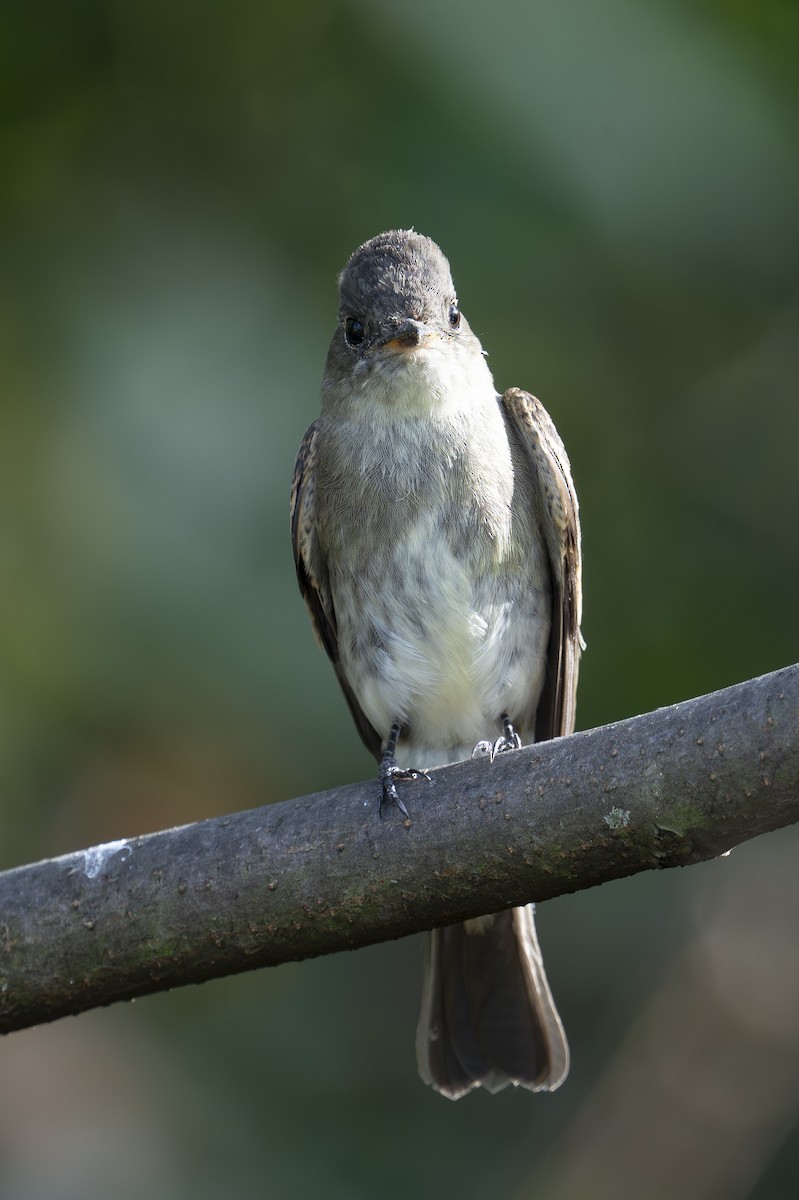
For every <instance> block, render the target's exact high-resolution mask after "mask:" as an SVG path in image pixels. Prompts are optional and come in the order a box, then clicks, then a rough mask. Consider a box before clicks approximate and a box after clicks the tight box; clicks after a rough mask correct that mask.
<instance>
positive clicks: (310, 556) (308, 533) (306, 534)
mask: <svg viewBox="0 0 799 1200" xmlns="http://www.w3.org/2000/svg"><path fill="white" fill-rule="evenodd" d="M317 439H318V431H317V427H316V423H314V424H313V425H311V426H310V428H309V429H308V430H307V431H306V433H305V437H304V438H303V439H302V443H301V445H300V449H299V452H298V454H297V461H296V463H295V464H294V475H293V476H292V480H291V545H292V549H293V551H294V565H295V567H296V568H297V579H298V580H299V584H300V591H301V592H302V596H303V599H304V600H305V604H306V606H307V608H308V613H309V615H310V618H311V625H312V627H313V631H314V634H315V635H316V639H317V641H318V642H319V644H320V646H321V647H322V649H323V650H324V651H325V653H326V654H327V656H328V658H329V659H330V661H331V662H332V664H333V666H334V668H335V671H336V677H337V678H338V681H339V684H340V685H341V690H342V691H343V692H344V695H345V697H346V700H347V703H348V704H349V706H350V711H351V713H352V715H353V718H354V720H355V724H356V725H357V727H358V732H359V733H360V735H361V737H362V739H363V741H364V744H365V745H366V748H367V749H368V750H369V751H370V752H371V753H372V754H374V756H375V757H376V758H379V757H380V749H381V738H380V734H379V733H378V732H377V730H376V729H375V728H374V726H373V725H372V724H371V723H370V722H369V721H368V720H367V718H366V716H365V715H364V712H363V709H362V708H361V707H360V705H359V704H358V701H357V700H356V698H355V696H354V694H353V691H352V688H351V687H350V685H349V683H348V682H347V680H346V678H345V676H344V672H343V670H342V668H341V662H340V660H339V649H338V630H337V626H336V613H335V609H334V607H333V596H332V594H331V591H330V583H329V580H328V575H327V565H326V563H325V558H324V554H323V553H322V550H321V548H320V546H319V543H318V539H317V536H316V520H315V516H314V493H315V490H316V457H317V451H318V440H317Z"/></svg>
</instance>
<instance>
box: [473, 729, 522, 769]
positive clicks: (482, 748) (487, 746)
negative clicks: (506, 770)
mask: <svg viewBox="0 0 799 1200" xmlns="http://www.w3.org/2000/svg"><path fill="white" fill-rule="evenodd" d="M521 745H522V739H521V738H520V737H519V735H518V733H517V732H516V730H515V729H514V728H513V726H512V725H511V723H510V722H508V723H507V725H506V727H505V732H504V733H503V734H502V736H501V737H498V738H497V740H496V741H495V742H489V741H486V740H484V741H481V742H478V743H477V744H476V745H475V747H474V749H473V750H472V758H481V757H484V756H486V755H487V756H488V761H489V762H493V761H494V759H495V758H496V757H497V755H498V754H504V753H505V752H506V751H508V750H520V749H521Z"/></svg>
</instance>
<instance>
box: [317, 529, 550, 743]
mask: <svg viewBox="0 0 799 1200" xmlns="http://www.w3.org/2000/svg"><path fill="white" fill-rule="evenodd" d="M536 576H540V577H542V578H539V579H538V580H536ZM331 584H332V586H333V589H334V604H335V608H336V614H337V620H338V626H339V649H340V653H341V661H342V666H343V667H344V670H345V672H346V675H347V678H348V680H349V682H350V684H351V686H352V688H353V691H354V692H355V695H356V697H357V699H358V702H359V704H360V705H361V707H362V709H363V711H364V713H365V714H366V716H367V717H368V719H369V721H370V722H371V723H372V725H374V727H375V729H376V730H377V731H378V732H379V734H380V735H381V737H385V736H386V735H387V733H388V731H389V728H390V726H391V724H392V722H393V721H399V722H400V723H401V724H402V725H403V726H407V728H408V733H407V736H406V738H405V740H404V747H401V753H400V755H398V757H399V758H400V759H402V758H403V757H407V754H410V755H411V757H413V756H414V754H415V755H416V756H417V757H418V756H419V755H420V754H421V755H424V756H425V761H427V762H428V765H429V764H430V763H431V762H432V761H437V762H444V761H452V760H454V759H456V758H462V757H465V756H466V755H467V754H468V753H469V752H470V750H471V747H472V745H473V744H474V743H475V742H476V741H479V740H480V739H481V738H494V737H496V736H497V735H498V732H499V726H498V722H499V719H500V717H501V715H502V714H503V713H508V714H509V715H510V716H511V719H512V720H515V721H516V722H517V723H518V724H519V725H521V726H522V727H523V728H524V727H526V726H528V725H531V724H532V720H533V717H534V714H535V706H536V704H537V701H538V696H539V694H540V691H541V685H542V680H543V670H544V661H545V655H546V648H547V642H548V638H549V628H550V596H549V588H548V580H547V578H546V575H545V573H544V572H543V571H541V570H540V569H537V564H536V563H533V562H530V563H526V564H523V565H521V566H519V567H518V568H517V569H516V570H515V571H512V570H510V569H509V568H508V566H507V565H502V566H500V568H497V567H496V566H494V565H493V564H489V563H485V562H482V563H481V562H479V561H477V562H475V561H474V560H473V559H469V558H468V557H467V559H466V561H464V560H463V558H460V557H456V556H455V555H454V554H453V553H452V550H451V549H450V547H449V546H448V545H447V543H446V541H444V540H442V541H439V542H438V543H437V544H429V545H427V546H426V547H421V546H420V547H419V549H418V551H416V552H414V551H412V550H410V549H409V548H408V546H407V545H406V546H405V547H404V548H403V549H402V550H401V551H399V552H397V551H395V552H394V553H393V555H391V556H390V557H389V558H388V559H387V561H386V563H385V569H384V570H382V571H378V572H376V571H375V564H374V561H373V559H372V558H371V556H370V561H369V563H368V564H367V565H366V567H365V568H364V569H363V570H362V571H361V573H359V574H358V575H357V576H352V577H350V578H349V579H343V578H337V579H333V580H331ZM403 749H404V750H405V752H406V753H404V754H403V753H402V750H403ZM422 765H424V764H422Z"/></svg>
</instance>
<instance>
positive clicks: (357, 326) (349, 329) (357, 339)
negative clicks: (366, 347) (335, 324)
mask: <svg viewBox="0 0 799 1200" xmlns="http://www.w3.org/2000/svg"><path fill="white" fill-rule="evenodd" d="M344 337H345V338H346V339H347V345H348V346H360V345H361V343H362V342H363V340H364V338H365V337H366V330H365V329H364V327H363V321H359V320H358V318H357V317H347V320H346V321H345V323H344Z"/></svg>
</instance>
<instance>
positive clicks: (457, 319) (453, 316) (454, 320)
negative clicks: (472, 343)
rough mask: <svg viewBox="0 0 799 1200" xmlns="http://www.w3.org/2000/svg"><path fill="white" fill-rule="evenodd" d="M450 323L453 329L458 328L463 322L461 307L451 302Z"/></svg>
mask: <svg viewBox="0 0 799 1200" xmlns="http://www.w3.org/2000/svg"><path fill="white" fill-rule="evenodd" d="M449 323H450V325H451V326H452V328H453V329H457V328H458V326H459V325H460V323H461V314H460V309H459V308H458V306H457V304H450V306H449Z"/></svg>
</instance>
